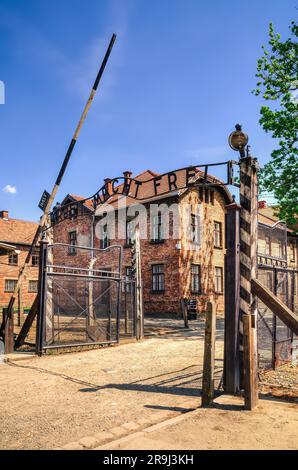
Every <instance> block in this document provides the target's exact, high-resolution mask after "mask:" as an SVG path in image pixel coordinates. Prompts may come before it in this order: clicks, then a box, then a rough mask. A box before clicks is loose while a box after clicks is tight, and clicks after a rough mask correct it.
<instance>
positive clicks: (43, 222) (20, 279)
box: [8, 34, 116, 313]
mask: <svg viewBox="0 0 298 470" xmlns="http://www.w3.org/2000/svg"><path fill="white" fill-rule="evenodd" d="M115 40H116V35H115V34H113V36H112V38H111V40H110V44H109V46H108V49H107V51H106V54H105V56H104V59H103V61H102V64H101V67H100V69H99V72H98V74H97V77H96V79H95V82H94V85H93V87H92V90H91V93H90V96H89V98H88V100H87V103H86V105H85V107H84V110H83V112H82V115H81V117H80V120H79V123H78V125H77V127H76V129H75V132H74V135H73V137H72V139H71V142H70V144H69V147H68V149H67V152H66V155H65V157H64V160H63V163H62V165H61V168H60V171H59V174H58V176H57V179H56V182H55V184H54V186H53V189H52V192H51V194H50V195H49V198H48V200H47V203H46V206H45V208H44V213H43V215H42V217H41V219H40V222H39V225H38V228H37V230H36V233H35V235H34V238H33V241H32V244H31V247H30V248H29V251H28V254H27V256H26V259H25V262H24V265H23V266H22V268H21V270H20V274H19V277H18V281H17V283H16V287H15V290H14V293H13V295H12V296H11V298H10V301H9V305H8V313H10V312H11V310H12V308H13V305H14V302H15V299H16V296H17V293H18V291H19V289H20V287H21V285H22V282H23V279H24V277H25V275H26V270H27V267H28V264H29V262H30V259H31V256H32V253H33V250H34V248H35V246H36V244H37V242H38V240H39V238H40V234H41V232H42V229H43V228H44V227H45V225H46V223H47V218H48V215H49V212H50V209H51V206H52V203H53V201H54V199H55V196H56V194H57V191H58V189H59V186H60V183H61V180H62V178H63V175H64V173H65V170H66V167H67V165H68V162H69V160H70V157H71V154H72V151H73V149H74V146H75V144H76V142H77V139H78V136H79V133H80V131H81V128H82V125H83V123H84V121H85V119H86V116H87V114H88V111H89V108H90V106H91V103H92V101H93V99H94V96H95V93H96V90H97V87H98V84H99V82H100V79H101V77H102V74H103V72H104V69H105V66H106V64H107V61H108V58H109V56H110V53H111V50H112V47H113V45H114V42H115Z"/></svg>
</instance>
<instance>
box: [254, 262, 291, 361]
mask: <svg viewBox="0 0 298 470" xmlns="http://www.w3.org/2000/svg"><path fill="white" fill-rule="evenodd" d="M258 279H259V280H260V282H261V283H262V284H263V285H264V286H265V287H267V288H268V289H270V290H271V291H272V292H273V293H274V294H275V295H276V296H277V297H278V298H279V299H280V300H281V301H282V302H283V303H285V304H286V305H287V306H288V307H289V308H290V309H291V310H292V311H293V312H296V313H297V312H298V296H297V285H298V271H295V270H293V269H289V268H283V267H280V266H269V265H259V267H258ZM292 352H293V333H292V332H291V330H290V329H289V328H288V327H287V326H286V325H285V324H284V323H283V322H282V321H281V320H279V318H277V317H276V315H274V314H273V313H272V312H271V310H270V309H268V308H267V307H266V306H265V305H264V304H263V303H262V302H261V301H260V300H258V356H259V367H260V368H261V369H270V368H276V367H278V366H280V365H282V364H284V363H286V362H290V361H291V360H292Z"/></svg>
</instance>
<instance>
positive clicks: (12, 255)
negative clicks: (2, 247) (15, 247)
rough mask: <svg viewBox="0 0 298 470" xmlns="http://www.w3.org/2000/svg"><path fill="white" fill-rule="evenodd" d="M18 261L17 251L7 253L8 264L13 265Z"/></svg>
mask: <svg viewBox="0 0 298 470" xmlns="http://www.w3.org/2000/svg"><path fill="white" fill-rule="evenodd" d="M18 262H19V256H18V254H17V253H14V252H11V253H9V255H8V264H11V265H13V266H17V265H18Z"/></svg>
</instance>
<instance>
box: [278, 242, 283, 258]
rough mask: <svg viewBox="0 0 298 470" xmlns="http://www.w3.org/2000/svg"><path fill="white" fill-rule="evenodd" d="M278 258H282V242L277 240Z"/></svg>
mask: <svg viewBox="0 0 298 470" xmlns="http://www.w3.org/2000/svg"><path fill="white" fill-rule="evenodd" d="M278 257H279V258H283V257H284V246H283V242H282V240H278Z"/></svg>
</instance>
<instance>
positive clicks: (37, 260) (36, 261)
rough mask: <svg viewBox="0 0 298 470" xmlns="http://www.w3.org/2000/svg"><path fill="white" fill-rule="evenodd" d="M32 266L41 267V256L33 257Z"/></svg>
mask: <svg viewBox="0 0 298 470" xmlns="http://www.w3.org/2000/svg"><path fill="white" fill-rule="evenodd" d="M31 264H32V266H38V265H39V255H32V258H31Z"/></svg>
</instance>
